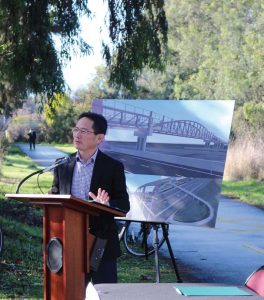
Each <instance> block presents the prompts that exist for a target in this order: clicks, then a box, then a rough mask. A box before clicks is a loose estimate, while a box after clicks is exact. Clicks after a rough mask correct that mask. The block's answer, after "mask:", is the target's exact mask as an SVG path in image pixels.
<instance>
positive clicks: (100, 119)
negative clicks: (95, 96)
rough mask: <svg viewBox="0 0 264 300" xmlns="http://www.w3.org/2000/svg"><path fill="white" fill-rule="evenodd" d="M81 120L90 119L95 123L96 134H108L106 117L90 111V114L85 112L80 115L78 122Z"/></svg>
mask: <svg viewBox="0 0 264 300" xmlns="http://www.w3.org/2000/svg"><path fill="white" fill-rule="evenodd" d="M81 118H88V119H90V120H92V121H93V126H92V128H93V130H94V133H96V134H98V133H103V134H106V131H107V121H106V119H105V117H104V116H102V115H99V114H97V113H94V112H91V111H88V112H83V113H81V114H80V115H79V117H78V120H80V119H81Z"/></svg>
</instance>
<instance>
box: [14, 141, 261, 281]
mask: <svg viewBox="0 0 264 300" xmlns="http://www.w3.org/2000/svg"><path fill="white" fill-rule="evenodd" d="M19 146H20V148H21V149H22V150H23V151H24V152H25V153H26V154H27V155H28V156H30V157H31V158H32V159H33V160H34V161H35V162H37V163H39V164H41V165H43V166H47V165H51V164H52V163H53V162H54V160H55V159H56V158H58V157H63V156H65V154H64V153H63V152H61V151H58V150H56V149H54V148H53V147H50V146H40V145H36V150H35V151H30V150H29V146H28V145H26V144H20V145H19ZM169 239H170V243H171V246H172V249H173V252H174V255H175V257H176V260H177V264H178V266H179V271H180V273H181V275H182V278H183V279H184V281H188V282H219V283H229V284H239V285H241V284H243V283H244V282H245V280H246V278H247V277H248V276H249V275H250V274H251V272H253V271H254V270H255V269H257V268H258V267H259V266H261V265H263V264H264V210H262V209H259V208H256V207H253V206H250V205H247V204H245V203H242V202H240V201H237V200H234V199H230V198H226V197H222V198H221V200H220V203H219V209H218V216H217V221H216V226H215V228H202V227H194V226H182V225H180V226H179V225H171V226H170V231H169ZM160 253H162V254H163V255H166V256H168V257H169V252H168V250H167V247H166V245H164V246H163V247H162V249H161V250H160ZM161 279H162V278H161Z"/></svg>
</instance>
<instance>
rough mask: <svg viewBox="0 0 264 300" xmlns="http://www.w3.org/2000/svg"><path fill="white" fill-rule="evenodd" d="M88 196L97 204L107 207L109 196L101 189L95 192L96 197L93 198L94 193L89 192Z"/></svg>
mask: <svg viewBox="0 0 264 300" xmlns="http://www.w3.org/2000/svg"><path fill="white" fill-rule="evenodd" d="M89 196H90V197H91V198H92V199H93V200H94V201H97V202H99V203H102V204H104V205H109V199H110V198H109V195H108V193H107V191H105V190H102V189H101V188H99V189H98V191H97V196H95V194H94V193H92V192H89Z"/></svg>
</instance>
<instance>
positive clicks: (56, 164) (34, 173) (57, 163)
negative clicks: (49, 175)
mask: <svg viewBox="0 0 264 300" xmlns="http://www.w3.org/2000/svg"><path fill="white" fill-rule="evenodd" d="M69 159H70V158H69V156H68V157H63V158H61V159H59V160H58V161H57V162H55V164H53V165H51V166H49V167H46V168H45V169H42V170H38V171H35V172H33V173H31V174H29V175H28V176H26V177H25V178H24V179H22V180H21V181H20V182H19V184H18V186H17V189H16V194H18V192H19V189H20V187H21V185H22V184H23V183H24V182H25V181H26V180H28V179H29V178H30V177H32V176H34V175H36V174H42V173H44V172H47V171H51V170H53V169H55V168H56V167H57V166H59V165H61V164H64V163H66V162H67V161H69Z"/></svg>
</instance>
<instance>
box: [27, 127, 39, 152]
mask: <svg viewBox="0 0 264 300" xmlns="http://www.w3.org/2000/svg"><path fill="white" fill-rule="evenodd" d="M28 138H29V147H30V150H32V149H33V150H35V144H36V138H37V134H36V131H35V130H32V129H31V128H30V129H29V132H28Z"/></svg>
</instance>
